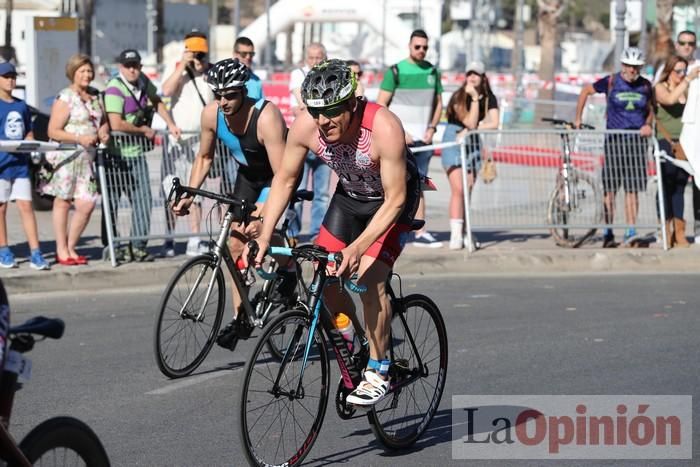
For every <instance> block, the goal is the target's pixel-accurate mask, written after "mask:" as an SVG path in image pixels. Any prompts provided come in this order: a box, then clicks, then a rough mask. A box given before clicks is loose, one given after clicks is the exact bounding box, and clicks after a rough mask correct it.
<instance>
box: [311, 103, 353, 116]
mask: <svg viewBox="0 0 700 467" xmlns="http://www.w3.org/2000/svg"><path fill="white" fill-rule="evenodd" d="M306 110H308V111H309V113H310V114H311V116H312V117H313V118H314V120H316V119H318V117H320V116H321V115H323V116H324V117H326V118H335V117H337V116H338V115H340V114H342V113H343V112H345V111H346V110H347V106H346V105H345V103H342V104H340V105H334V106H332V107H322V108H314V107H307V108H306Z"/></svg>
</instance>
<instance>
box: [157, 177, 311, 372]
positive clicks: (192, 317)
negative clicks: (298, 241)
mask: <svg viewBox="0 0 700 467" xmlns="http://www.w3.org/2000/svg"><path fill="white" fill-rule="evenodd" d="M184 194H188V195H189V196H202V197H205V198H208V199H212V200H214V201H217V203H219V204H221V205H223V206H224V207H225V208H226V212H225V214H224V217H223V219H222V221H221V228H220V230H219V233H218V236H217V238H216V241H214V242H211V243H210V245H211V248H210V251H209V252H207V253H205V254H202V255H199V256H195V257H194V258H191V259H189V260H188V261H187V262H185V263H184V264H183V265H182V266H181V267H180V268H179V269H178V270H177V271H176V272H175V274H174V275H173V277H172V279H171V280H170V283H169V284H168V286H167V287H166V289H165V291H164V292H163V296H162V298H161V301H160V304H159V307H158V310H159V311H158V314H157V315H156V320H155V328H154V339H153V342H154V352H155V357H156V363H157V365H158V368H159V369H160V371H161V372H162V373H163V374H164V375H165V376H167V377H169V378H181V377H184V376H187V375H189V374H190V373H192V372H193V371H194V370H195V369H196V368H197V367H198V366H199V365H200V364H201V363H202V362H203V361H204V359H205V358H206V356H207V355H208V354H209V352H210V351H211V348H212V347H213V345H214V342H215V341H216V338H217V335H218V333H219V328H220V327H221V321H222V319H223V316H224V309H225V305H226V285H225V279H224V273H223V265H224V264H225V265H226V267H227V268H228V270H229V272H230V273H231V277H232V278H233V287H236V288H237V289H238V291H239V294H240V296H241V300H242V303H241V307H240V309H239V312H238V314H237V316H236V323H235V325H236V326H237V329H238V338H240V339H247V338H249V337H250V335H251V333H252V331H253V330H254V329H255V328H256V327H257V328H262V327H263V326H265V324H266V323H267V322H268V321H269V320H270V317H272V316H274V315H275V314H276V313H277V312H279V311H280V310H283V309H284V308H285V307H287V306H289V305H290V304H293V303H295V302H296V300H297V296H296V294H293V293H292V294H288V295H284V296H282V295H280V294H279V289H280V287H279V285H280V282H281V281H282V280H283V278H282V277H276V278H275V280H266V281H265V282H264V283H263V285H262V287H261V288H260V290H259V291H258V292H257V293H256V294H255V295H254V296H253V297H252V299H251V298H249V296H250V282H249V280H248V278H249V277H250V275H251V274H252V271H250V270H249V269H248V268H245V269H241V268H240V267H239V266H240V264H236V260H235V259H234V258H232V257H231V254H230V252H229V248H228V239H229V235H230V232H231V224H232V223H233V222H234V221H236V222H241V223H242V224H244V225H246V224H248V223H250V222H251V221H252V220H255V219H257V218H256V217H254V216H252V213H253V212H254V211H255V209H256V207H255V204H249V203H247V202H245V201H242V200H237V199H234V198H229V197H227V196H224V195H220V194H217V193H212V192H209V191H205V190H199V189H195V188H191V187H186V186H183V185H181V184H180V181H179V179H177V178H175V179H173V186H172V189H171V192H170V195H169V197H168V200H169V202H170V201H171V200H172V199H173V197H174V201H175V203H177V202H178V201H179V200H180V199H181V197H182V196H183V195H184ZM311 198H313V193H312V192H309V191H306V190H302V191H299V192H297V193H296V195H295V197H294V201H300V200H308V199H311ZM216 207H217V206H214V207H213V208H212V210H215V209H216ZM288 222H289V218H287V219H286V220H285V222H284V224H283V225H282V227H281V228H280V229H277V230H276V232H277V233H278V234H280V235H281V236H282V238H283V239H284V241H285V242H286V241H288V240H287V237H286V230H287V224H288ZM275 268H276V263H275V262H271V263H270V265H269V267H268V269H269V270H270V271H272V270H275ZM294 277H295V278H296V281H297V282H298V281H300V280H301V273H300V271H295V273H294ZM287 280H291V279H287ZM295 288H297V287H296V286H295ZM297 289H298V290H303V287H301V288H297ZM270 345H271V346H273V345H274V341H271V342H270ZM272 351H273V352H277V354H278V355H280V357H281V353H280V352H281V351H280V350H279V349H278V348H273V349H272Z"/></svg>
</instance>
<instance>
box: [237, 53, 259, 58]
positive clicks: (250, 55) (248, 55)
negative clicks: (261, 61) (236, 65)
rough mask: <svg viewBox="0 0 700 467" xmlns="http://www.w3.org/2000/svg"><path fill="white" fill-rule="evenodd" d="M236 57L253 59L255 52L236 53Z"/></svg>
mask: <svg viewBox="0 0 700 467" xmlns="http://www.w3.org/2000/svg"><path fill="white" fill-rule="evenodd" d="M236 53H237V54H238V55H240V56H241V57H250V58H253V57H255V52H236Z"/></svg>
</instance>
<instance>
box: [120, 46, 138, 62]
mask: <svg viewBox="0 0 700 467" xmlns="http://www.w3.org/2000/svg"><path fill="white" fill-rule="evenodd" d="M117 61H118V62H119V63H121V64H122V65H125V64H127V63H141V55H139V53H138V51H136V50H134V49H126V50H123V51H122V53H120V54H119V58H118V59H117Z"/></svg>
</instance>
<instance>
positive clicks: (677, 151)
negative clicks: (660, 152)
mask: <svg viewBox="0 0 700 467" xmlns="http://www.w3.org/2000/svg"><path fill="white" fill-rule="evenodd" d="M656 128H658V129H659V131H660V132H661V135H662V136H663V137H664V139H665V140H667V141H668V142H669V143H671V152H672V153H673V157H675V158H676V159H678V160H679V161H687V160H688V157H687V156H686V155H685V151H684V150H683V146H681V143H679V142H678V141H674V140H673V138H672V137H671V134H670V133H669V132H668V130H666V128H665V127H664V126H663V125H662V124H661V122H659V121H657V122H656Z"/></svg>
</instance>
